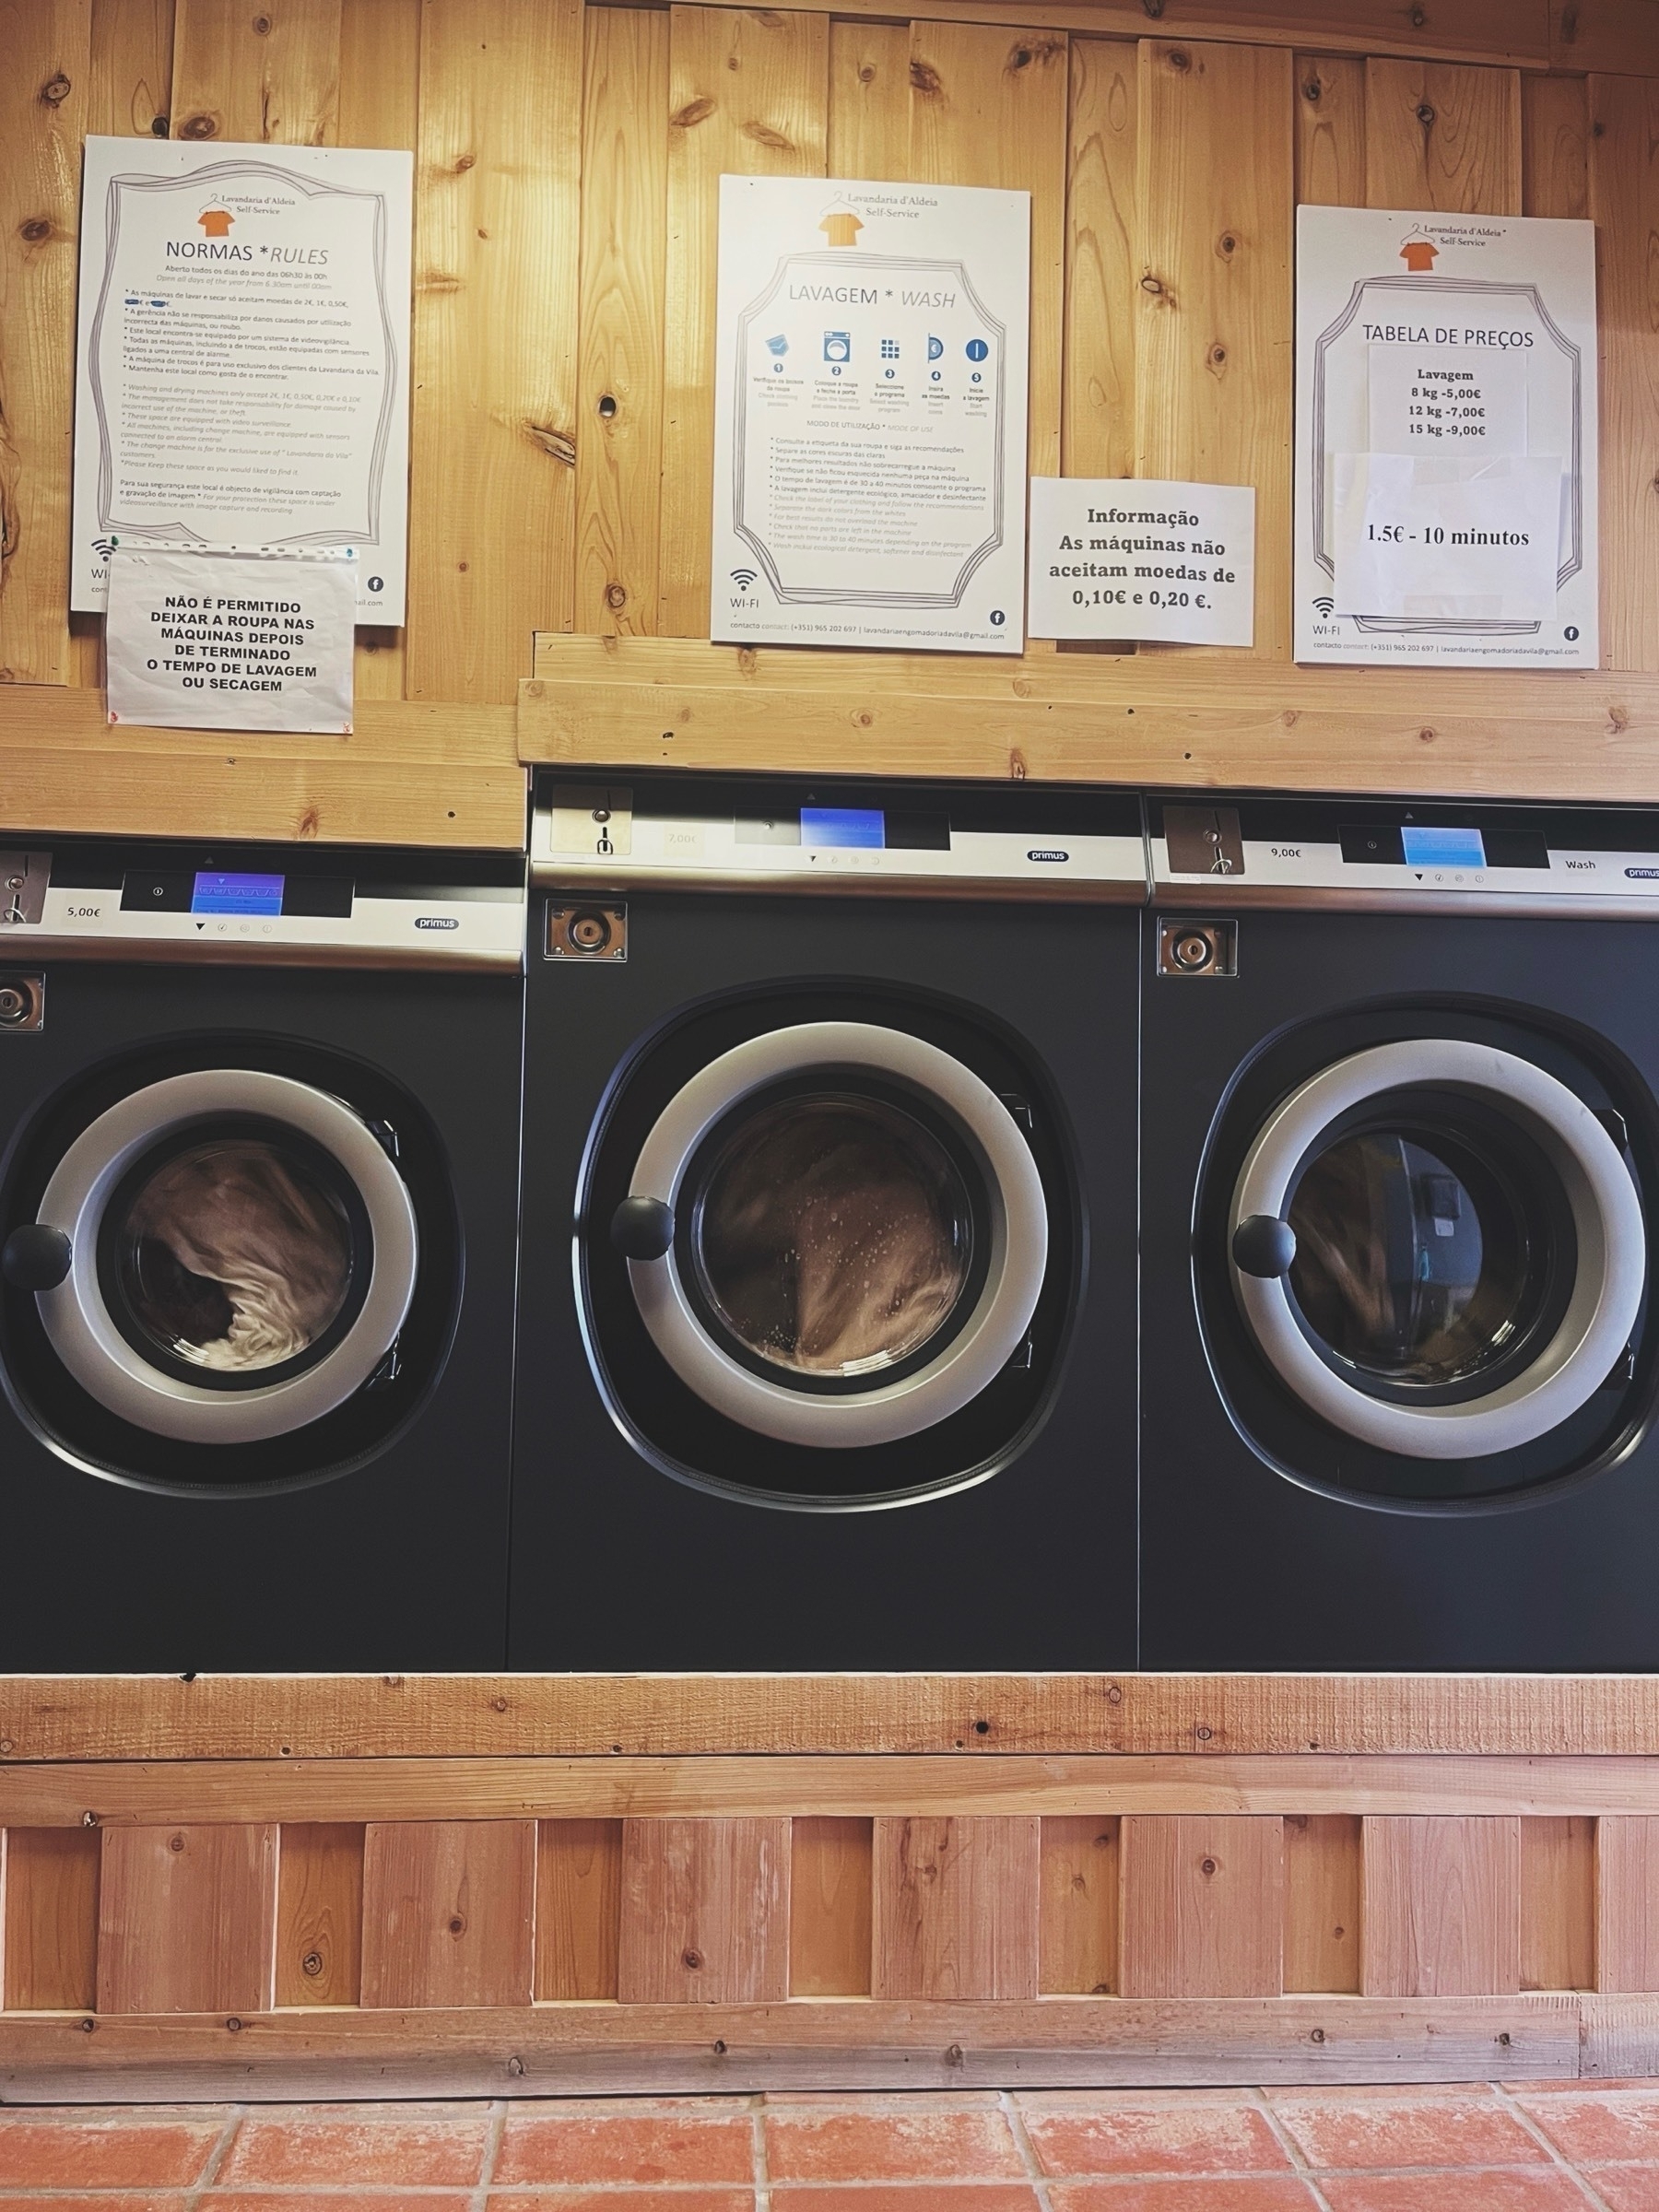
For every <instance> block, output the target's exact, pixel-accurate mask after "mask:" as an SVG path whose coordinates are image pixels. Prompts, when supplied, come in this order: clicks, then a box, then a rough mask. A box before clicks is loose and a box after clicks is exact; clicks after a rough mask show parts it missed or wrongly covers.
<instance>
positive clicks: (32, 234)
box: [18, 215, 52, 246]
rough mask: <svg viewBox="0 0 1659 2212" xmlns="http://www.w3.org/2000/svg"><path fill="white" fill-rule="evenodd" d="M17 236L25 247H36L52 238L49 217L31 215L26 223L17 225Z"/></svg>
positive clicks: (50, 219)
mask: <svg viewBox="0 0 1659 2212" xmlns="http://www.w3.org/2000/svg"><path fill="white" fill-rule="evenodd" d="M51 236H52V218H50V216H44V215H31V216H30V217H29V220H28V221H27V222H23V223H19V224H18V237H19V238H20V239H21V240H22V241H23V243H24V244H25V245H26V246H38V245H40V244H41V242H42V241H44V240H46V239H49V238H50V237H51Z"/></svg>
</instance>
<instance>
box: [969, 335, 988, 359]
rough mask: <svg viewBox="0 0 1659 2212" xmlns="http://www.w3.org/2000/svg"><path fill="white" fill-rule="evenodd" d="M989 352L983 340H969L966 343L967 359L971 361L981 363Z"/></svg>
mask: <svg viewBox="0 0 1659 2212" xmlns="http://www.w3.org/2000/svg"><path fill="white" fill-rule="evenodd" d="M990 350H991V348H990V347H989V346H987V345H986V343H985V341H984V339H983V338H970V339H969V341H968V348H967V351H968V359H970V360H971V361H982V360H983V359H984V358H985V356H986V355H987V354H988V353H989V352H990Z"/></svg>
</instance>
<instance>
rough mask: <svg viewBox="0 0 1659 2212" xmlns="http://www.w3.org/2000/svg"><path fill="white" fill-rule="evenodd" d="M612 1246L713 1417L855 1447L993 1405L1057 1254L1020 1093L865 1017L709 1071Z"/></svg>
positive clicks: (739, 1049)
mask: <svg viewBox="0 0 1659 2212" xmlns="http://www.w3.org/2000/svg"><path fill="white" fill-rule="evenodd" d="M611 1235H612V1239H613V1241H614V1242H615V1243H616V1244H617V1245H618V1248H619V1249H620V1250H621V1251H622V1252H624V1253H626V1254H627V1256H628V1262H629V1269H628V1272H629V1283H630V1285H631V1288H632V1292H633V1297H634V1300H635V1302H636V1303H637V1305H638V1308H639V1312H640V1315H641V1319H642V1321H643V1323H644V1324H645V1327H646V1329H647V1330H648V1331H649V1333H650V1335H651V1337H652V1339H653V1342H654V1343H655V1345H656V1347H657V1348H658V1350H659V1351H660V1352H661V1353H662V1355H663V1357H664V1358H665V1359H666V1360H667V1361H668V1363H669V1365H670V1366H671V1367H672V1368H673V1369H674V1371H675V1372H676V1373H677V1375H678V1376H679V1378H680V1380H681V1381H682V1382H685V1383H686V1384H687V1385H688V1387H689V1388H690V1389H691V1390H693V1391H694V1392H695V1393H696V1394H698V1396H699V1397H700V1398H701V1399H702V1400H703V1402H704V1403H705V1404H706V1405H707V1406H712V1408H714V1410H715V1411H717V1412H718V1413H721V1414H723V1415H724V1416H725V1417H726V1418H729V1419H731V1420H733V1421H735V1422H736V1423H738V1424H740V1425H741V1426H742V1427H744V1428H746V1429H747V1430H752V1431H754V1432H755V1433H757V1434H759V1435H761V1436H766V1437H771V1438H775V1439H778V1440H780V1441H783V1442H787V1443H794V1444H806V1445H816V1446H828V1447H831V1448H843V1449H849V1450H851V1449H854V1448H857V1447H861V1446H868V1445H879V1444H886V1443H891V1442H894V1441H898V1440H900V1439H901V1438H905V1437H911V1436H914V1435H916V1434H917V1433H918V1432H920V1431H921V1430H924V1429H929V1428H932V1427H933V1426H935V1424H936V1423H938V1422H941V1421H943V1420H945V1419H947V1418H948V1417H949V1416H950V1415H952V1414H954V1413H956V1412H958V1411H959V1410H960V1409H961V1408H962V1407H963V1406H967V1405H969V1404H970V1403H971V1400H973V1399H974V1398H975V1397H977V1396H978V1395H979V1394H980V1393H981V1392H982V1390H984V1388H985V1387H986V1385H987V1384H988V1383H989V1382H991V1381H992V1380H993V1378H994V1377H995V1376H996V1375H997V1374H998V1373H999V1372H1000V1371H1002V1370H1003V1369H1004V1368H1005V1367H1006V1365H1007V1364H1008V1362H1009V1360H1010V1359H1013V1358H1014V1356H1015V1354H1016V1353H1017V1352H1018V1349H1019V1347H1020V1345H1021V1343H1022V1340H1023V1339H1024V1338H1025V1336H1026V1334H1027V1331H1028V1329H1029V1328H1030V1322H1031V1316H1032V1313H1033V1312H1034V1310H1035V1308H1036V1305H1037V1300H1038V1296H1039V1293H1040V1291H1041V1288H1042V1283H1043V1277H1044V1272H1045V1269H1046V1266H1047V1263H1048V1250H1049V1221H1048V1208H1047V1204H1046V1201H1045V1198H1044V1194H1043V1190H1042V1184H1041V1178H1040V1176H1039V1173H1038V1170H1037V1167H1036V1164H1035V1162H1034V1161H1033V1159H1032V1156H1031V1151H1030V1146H1029V1144H1028V1143H1027V1141H1026V1138H1025V1136H1024V1135H1023V1133H1022V1131H1021V1129H1020V1127H1019V1125H1018V1123H1017V1122H1016V1120H1015V1118H1014V1115H1013V1113H1011V1112H1010V1111H1009V1109H1008V1107H1007V1106H1006V1104H1005V1103H1004V1101H1003V1100H1002V1099H1001V1098H999V1097H998V1096H997V1094H996V1093H995V1092H994V1090H992V1089H991V1088H990V1087H989V1086H988V1085H987V1084H986V1083H985V1082H984V1081H983V1080H982V1077H979V1076H978V1075H976V1074H975V1073H974V1072H973V1071H972V1070H971V1068H969V1067H967V1066H966V1065H963V1063H962V1062H961V1061H959V1060H958V1059H957V1058H955V1057H954V1056H953V1055H952V1054H951V1053H948V1052H946V1051H944V1050H943V1049H941V1048H940V1047H939V1046H937V1045H935V1044H932V1043H929V1042H927V1041H924V1040H923V1039H921V1038H918V1037H914V1036H911V1035H909V1034H908V1033H906V1032H904V1031H902V1030H894V1029H888V1028H886V1027H883V1026H880V1025H878V1024H874V1023H863V1022H855V1021H810V1022H802V1023H797V1024H795V1025H794V1026H791V1027H786V1028H780V1029H776V1030H767V1031H766V1032H764V1033H763V1034H761V1035H759V1036H756V1037H752V1038H750V1039H748V1040H747V1041H744V1042H743V1043H740V1044H738V1045H736V1046H735V1047H733V1048H732V1049H731V1050H730V1051H727V1052H724V1053H721V1054H720V1055H719V1056H718V1057H717V1058H715V1059H713V1060H712V1061H711V1062H709V1063H708V1064H707V1065H704V1066H703V1067H701V1068H700V1070H699V1071H698V1073H697V1074H696V1075H694V1076H693V1077H691V1078H690V1080H688V1082H686V1083H685V1084H684V1086H683V1087H682V1088H680V1089H679V1090H678V1091H677V1093H676V1094H675V1095H674V1096H673V1097H672V1098H671V1099H670V1100H669V1101H668V1103H667V1104H666V1106H665V1108H664V1110H663V1111H662V1112H661V1113H660V1114H659V1115H658V1117H657V1119H656V1122H655V1124H654V1125H653V1127H652V1128H651V1130H650V1131H649V1134H648V1135H646V1137H645V1140H644V1143H643V1145H642V1146H641V1150H640V1152H639V1155H638V1159H637V1160H636V1162H635V1164H634V1168H633V1171H632V1175H631V1179H630V1181H629V1194H628V1196H627V1197H626V1198H625V1199H624V1200H623V1201H622V1203H621V1204H620V1206H618V1208H617V1210H616V1214H615V1218H614V1219H613V1221H612V1224H611Z"/></svg>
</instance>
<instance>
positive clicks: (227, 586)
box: [107, 546, 357, 735]
mask: <svg viewBox="0 0 1659 2212" xmlns="http://www.w3.org/2000/svg"><path fill="white" fill-rule="evenodd" d="M356 612H357V578H356V564H355V562H354V561H353V560H352V559H350V558H349V557H347V556H343V555H340V554H335V553H330V554H326V555H323V554H280V555H273V554H260V553H233V552H217V553H205V552H179V551H174V550H172V549H171V548H165V547H141V546H140V547H133V546H118V547H116V548H115V550H114V551H113V552H112V554H111V556H110V612H109V629H108V635H107V658H108V663H109V715H110V720H111V721H112V723H116V722H142V723H151V724H156V725H158V726H159V727H160V728H162V729H182V730H307V731H317V732H321V733H323V734H324V735H348V734H349V732H350V729H351V712H352V665H351V649H352V641H353V628H352V626H353V622H354V620H355V617H356Z"/></svg>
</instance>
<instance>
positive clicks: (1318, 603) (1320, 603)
mask: <svg viewBox="0 0 1659 2212" xmlns="http://www.w3.org/2000/svg"><path fill="white" fill-rule="evenodd" d="M1335 604H1336V602H1335V599H1315V600H1314V602H1313V605H1314V606H1315V608H1316V609H1317V610H1318V612H1319V613H1320V614H1322V615H1328V614H1329V613H1330V612H1331V610H1332V608H1333V607H1334V606H1335Z"/></svg>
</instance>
